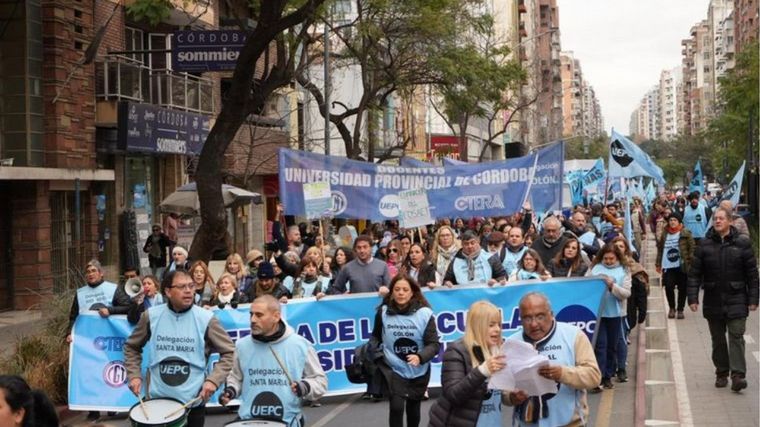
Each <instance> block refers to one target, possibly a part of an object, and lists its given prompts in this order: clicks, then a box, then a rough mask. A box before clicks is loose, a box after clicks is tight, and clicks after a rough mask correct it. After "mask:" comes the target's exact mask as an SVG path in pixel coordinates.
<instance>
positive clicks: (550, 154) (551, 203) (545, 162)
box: [530, 141, 565, 212]
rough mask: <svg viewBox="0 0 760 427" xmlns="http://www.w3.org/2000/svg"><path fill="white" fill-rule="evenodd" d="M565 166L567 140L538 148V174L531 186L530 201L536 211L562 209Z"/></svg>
mask: <svg viewBox="0 0 760 427" xmlns="http://www.w3.org/2000/svg"><path fill="white" fill-rule="evenodd" d="M564 168H565V142H564V141H559V142H556V143H554V144H552V145H549V146H547V147H544V148H542V149H540V150H538V160H537V161H536V174H535V176H534V178H533V185H532V186H531V187H530V203H531V205H532V206H533V210H534V211H535V212H551V211H556V210H560V209H562V177H563V175H564Z"/></svg>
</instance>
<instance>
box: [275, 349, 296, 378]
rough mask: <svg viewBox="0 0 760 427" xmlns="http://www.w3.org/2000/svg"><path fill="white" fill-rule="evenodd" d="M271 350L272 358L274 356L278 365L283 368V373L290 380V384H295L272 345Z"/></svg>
mask: <svg viewBox="0 0 760 427" xmlns="http://www.w3.org/2000/svg"><path fill="white" fill-rule="evenodd" d="M269 350H270V351H271V352H272V356H274V358H275V360H277V364H278V365H280V368H282V372H284V373H285V376H286V377H287V378H288V384H293V379H292V378H290V374H288V370H287V369H285V364H284V363H282V360H280V356H278V355H277V352H276V351H274V349H273V348H272V346H271V345H270V346H269Z"/></svg>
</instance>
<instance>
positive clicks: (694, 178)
mask: <svg viewBox="0 0 760 427" xmlns="http://www.w3.org/2000/svg"><path fill="white" fill-rule="evenodd" d="M694 191H699V195H700V196H703V195H704V194H705V176H704V174H703V173H702V160H697V164H696V165H694V171H693V172H692V174H691V181H689V193H692V192H694Z"/></svg>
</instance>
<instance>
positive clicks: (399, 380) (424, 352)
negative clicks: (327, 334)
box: [370, 308, 441, 400]
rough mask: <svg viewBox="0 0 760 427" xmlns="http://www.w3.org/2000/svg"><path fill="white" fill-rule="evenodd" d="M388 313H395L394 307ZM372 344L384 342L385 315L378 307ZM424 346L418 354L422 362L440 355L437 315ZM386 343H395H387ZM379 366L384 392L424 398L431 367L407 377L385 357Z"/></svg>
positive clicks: (433, 318)
mask: <svg viewBox="0 0 760 427" xmlns="http://www.w3.org/2000/svg"><path fill="white" fill-rule="evenodd" d="M416 310H417V308H412V309H410V310H409V311H408V314H412V313H413V312H414V311H416ZM388 313H389V314H393V313H394V311H393V309H392V308H388ZM370 342H371V343H372V344H371V345H374V346H375V348H379V347H380V344H381V343H382V342H383V315H382V311H381V309H380V308H378V310H377V313H376V314H375V325H374V327H373V328H372V338H370ZM422 342H423V343H424V345H425V346H424V347H422V348H421V349H420V351H419V352H418V353H417V355H418V356H419V357H420V364H424V363H427V362H429V361H431V360H433V358H434V357H435V356H437V355H438V351H439V350H440V348H441V343H440V340H439V338H438V329H437V328H436V326H435V317H431V318H430V321H429V322H428V324H427V326H426V327H425V332H424V335H423V337H422ZM385 345H393V344H391V343H386V344H385ZM375 363H376V365H377V367H378V368H379V369H380V372H381V373H382V376H383V379H384V380H385V382H384V384H383V392H384V394H389V395H394V396H404V397H405V398H407V399H411V400H422V397H423V395H424V394H425V390H427V385H428V382H430V369H428V370H427V372H426V373H425V375H422V376H420V377H418V378H412V379H407V378H403V377H401V376H400V375H398V374H396V373H395V372H393V369H391V367H390V366H389V365H388V364H387V363H386V362H385V359H384V358H381V359H378V360H377V361H376V362H375Z"/></svg>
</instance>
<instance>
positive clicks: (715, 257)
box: [687, 207, 760, 391]
mask: <svg viewBox="0 0 760 427" xmlns="http://www.w3.org/2000/svg"><path fill="white" fill-rule="evenodd" d="M731 219H732V218H731V212H730V211H729V210H727V209H725V208H722V207H719V208H717V209H716V210H715V214H714V216H713V226H712V227H710V229H709V230H708V231H707V232H706V234H705V238H704V239H702V240H701V241H700V242H699V245H698V246H697V249H696V251H695V252H694V259H693V261H692V263H691V268H690V269H689V279H688V285H687V293H688V300H689V308H690V309H691V311H693V312H696V311H697V309H698V306H699V290H700V288H701V289H703V290H704V295H703V296H702V314H703V316H704V317H705V319H707V324H708V326H709V328H710V337H711V339H712V361H713V365H715V387H718V388H721V387H726V386H727V385H728V376H729V374H730V375H731V390H733V391H740V390H742V389H744V388H746V387H747V380H746V378H745V376H746V373H747V362H746V360H745V355H744V331H745V330H746V323H747V316H749V312H750V311H755V310H757V305H758V298H759V297H760V290H759V289H758V272H757V260H756V258H755V253H754V250H753V249H752V243H751V242H750V240H749V238H748V237H747V236H745V235H743V234H739V232H738V231H737V230H736V228H735V227H734V226H732V225H731ZM726 333H728V342H726Z"/></svg>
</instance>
